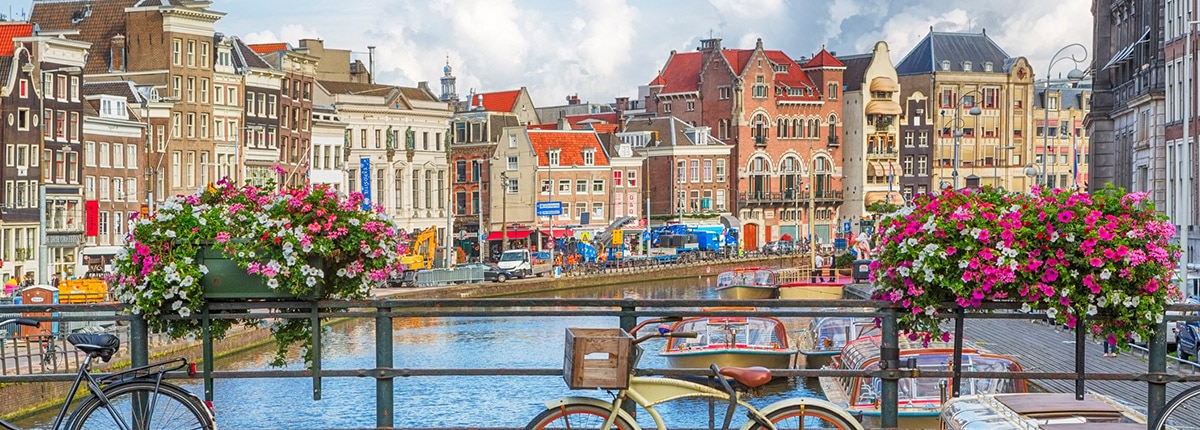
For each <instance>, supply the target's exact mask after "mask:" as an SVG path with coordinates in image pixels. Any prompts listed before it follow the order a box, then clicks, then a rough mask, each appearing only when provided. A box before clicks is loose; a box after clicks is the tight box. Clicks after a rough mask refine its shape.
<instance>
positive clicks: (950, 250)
mask: <svg viewBox="0 0 1200 430" xmlns="http://www.w3.org/2000/svg"><path fill="white" fill-rule="evenodd" d="M955 252H958V248H955V247H954V245H951V246H947V247H946V255H947V256H950V255H954V253H955ZM875 263H876V262H871V264H875Z"/></svg>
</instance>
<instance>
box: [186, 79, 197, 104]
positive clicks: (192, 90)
mask: <svg viewBox="0 0 1200 430" xmlns="http://www.w3.org/2000/svg"><path fill="white" fill-rule="evenodd" d="M187 101H188V103H194V102H195V101H196V78H194V77H192V76H188V78H187Z"/></svg>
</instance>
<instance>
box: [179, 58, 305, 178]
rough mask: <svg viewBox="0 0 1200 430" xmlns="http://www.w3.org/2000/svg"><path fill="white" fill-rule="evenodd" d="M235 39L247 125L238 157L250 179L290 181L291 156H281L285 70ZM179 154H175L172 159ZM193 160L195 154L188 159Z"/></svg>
mask: <svg viewBox="0 0 1200 430" xmlns="http://www.w3.org/2000/svg"><path fill="white" fill-rule="evenodd" d="M231 39H232V40H230V47H231V48H232V52H231V54H232V55H233V65H234V68H236V69H237V71H238V73H239V74H241V75H242V86H243V91H242V93H243V96H242V106H245V109H244V112H245V117H244V123H245V124H246V126H245V127H244V128H243V130H242V131H243V133H242V143H241V144H240V145H238V152H239V154H238V156H237V157H238V158H239V159H240V161H241V163H242V165H243V166H244V174H245V178H246V181H249V182H250V183H252V184H256V185H260V186H261V185H265V184H267V183H268V182H270V183H274V184H275V185H276V186H284V185H287V176H288V172H289V170H288V169H287V166H285V165H284V164H285V163H284V162H285V161H286V160H287V159H286V158H282V157H281V154H283V153H284V149H283V148H281V147H280V129H281V128H282V127H281V124H282V123H283V122H282V119H281V117H280V110H281V108H280V102H281V100H282V98H283V95H282V90H281V88H282V86H283V79H284V72H282V71H279V70H276V69H275V68H273V67H271V65H270V64H268V63H267V62H266V61H264V60H263V59H262V57H260V56H259V55H258V53H256V52H254V50H252V49H250V47H249V46H247V45H246V43H245V42H242V40H241V39H239V38H236V37H233V38H231ZM175 155H176V154H172V157H173V158H172V159H174V157H175ZM188 156H189V157H190V156H191V155H190V154H189V155H188ZM191 161H192V160H191V158H188V159H186V160H185V162H191ZM188 182H189V183H190V179H189V180H188Z"/></svg>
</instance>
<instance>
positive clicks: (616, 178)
mask: <svg viewBox="0 0 1200 430" xmlns="http://www.w3.org/2000/svg"><path fill="white" fill-rule="evenodd" d="M621 173H623V172H622V171H620V170H614V171H613V188H620V187H621V186H622V183H621Z"/></svg>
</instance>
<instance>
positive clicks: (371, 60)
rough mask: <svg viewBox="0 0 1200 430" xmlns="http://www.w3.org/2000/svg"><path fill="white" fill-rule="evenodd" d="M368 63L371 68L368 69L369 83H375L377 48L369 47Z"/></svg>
mask: <svg viewBox="0 0 1200 430" xmlns="http://www.w3.org/2000/svg"><path fill="white" fill-rule="evenodd" d="M367 62H369V63H370V68H368V69H367V83H369V84H373V83H375V47H374V46H368V47H367Z"/></svg>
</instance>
